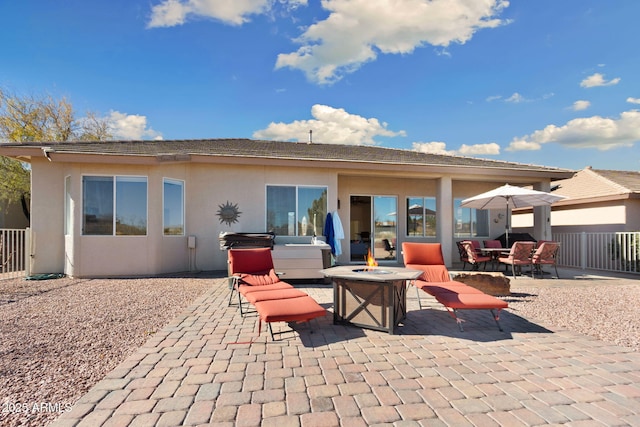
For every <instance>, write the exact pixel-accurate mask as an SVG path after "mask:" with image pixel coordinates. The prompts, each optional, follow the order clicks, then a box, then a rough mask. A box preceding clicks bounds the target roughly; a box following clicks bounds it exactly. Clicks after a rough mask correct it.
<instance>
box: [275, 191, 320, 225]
mask: <svg viewBox="0 0 640 427" xmlns="http://www.w3.org/2000/svg"><path fill="white" fill-rule="evenodd" d="M326 216H327V187H312V186H286V185H268V186H267V230H268V231H271V232H274V233H275V234H276V235H281V236H313V235H314V234H315V235H316V236H320V235H322V234H323V228H324V221H325V218H326Z"/></svg>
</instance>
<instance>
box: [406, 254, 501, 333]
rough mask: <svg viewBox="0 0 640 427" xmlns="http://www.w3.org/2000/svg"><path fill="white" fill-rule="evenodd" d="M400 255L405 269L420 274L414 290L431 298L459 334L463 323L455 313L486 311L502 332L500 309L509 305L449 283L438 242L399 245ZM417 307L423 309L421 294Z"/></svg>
mask: <svg viewBox="0 0 640 427" xmlns="http://www.w3.org/2000/svg"><path fill="white" fill-rule="evenodd" d="M402 254H403V257H404V263H405V266H406V267H407V268H412V269H414V270H421V271H423V274H422V276H420V277H419V278H418V279H417V280H415V281H414V282H413V284H414V286H415V287H416V288H417V289H421V290H422V291H424V292H426V293H428V294H429V295H432V296H433V297H434V298H435V299H436V300H437V301H438V302H439V303H440V304H442V305H443V306H444V307H445V308H446V309H447V312H448V313H449V314H450V315H451V317H453V318H454V319H455V320H456V322H457V323H458V327H459V328H460V330H461V331H464V329H463V328H462V322H463V320H462V319H460V318H459V317H458V314H457V310H478V309H487V310H490V311H491V314H492V316H493V319H494V320H495V322H496V325H498V329H500V330H501V331H502V326H501V325H500V310H502V309H503V308H507V307H508V304H507V303H506V302H505V301H502V300H501V299H498V298H495V297H493V296H491V295H487V294H485V293H484V292H482V291H480V290H479V289H476V288H473V287H471V286H469V285H466V284H464V283H461V282H456V281H454V280H451V277H450V276H449V271H448V270H447V267H446V266H445V265H444V258H443V256H442V246H441V245H440V243H413V242H403V243H402ZM418 304H419V306H420V309H422V303H421V302H420V294H419V292H418Z"/></svg>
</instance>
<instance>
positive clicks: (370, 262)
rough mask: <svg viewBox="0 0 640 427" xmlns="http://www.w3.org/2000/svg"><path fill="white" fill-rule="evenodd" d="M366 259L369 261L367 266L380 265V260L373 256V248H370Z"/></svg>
mask: <svg viewBox="0 0 640 427" xmlns="http://www.w3.org/2000/svg"><path fill="white" fill-rule="evenodd" d="M364 260H365V261H366V262H367V267H377V266H378V261H376V259H375V258H374V257H373V254H372V253H371V248H369V250H368V251H367V256H366V258H365V259H364Z"/></svg>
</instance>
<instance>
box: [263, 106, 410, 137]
mask: <svg viewBox="0 0 640 427" xmlns="http://www.w3.org/2000/svg"><path fill="white" fill-rule="evenodd" d="M311 115H312V117H313V119H312V120H296V121H294V122H292V123H282V122H280V123H273V122H272V123H270V124H269V126H267V128H266V129H262V130H258V131H255V132H254V133H253V137H254V138H260V139H269V140H280V141H297V142H307V141H308V140H309V131H310V130H311V131H313V133H312V135H313V141H315V142H319V143H323V144H348V145H374V144H376V141H375V140H374V138H375V137H376V136H387V137H395V136H406V133H405V131H402V130H401V131H398V132H394V131H391V130H388V129H387V123H380V121H378V119H375V118H369V119H367V118H365V117H362V116H358V115H355V114H350V113H347V112H346V111H345V110H344V109H342V108H333V107H329V106H327V105H320V104H316V105H314V106H313V107H311Z"/></svg>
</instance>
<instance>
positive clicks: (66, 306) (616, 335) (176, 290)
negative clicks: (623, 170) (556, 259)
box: [0, 277, 640, 426]
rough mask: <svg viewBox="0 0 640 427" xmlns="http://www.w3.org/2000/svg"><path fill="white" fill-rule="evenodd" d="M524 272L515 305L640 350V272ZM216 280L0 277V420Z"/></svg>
mask: <svg viewBox="0 0 640 427" xmlns="http://www.w3.org/2000/svg"><path fill="white" fill-rule="evenodd" d="M520 280H522V282H520V283H518V282H516V281H513V280H512V286H511V288H512V292H513V295H512V296H510V297H508V298H506V299H507V301H508V302H509V306H510V308H509V310H510V311H511V312H513V313H514V314H516V315H518V316H521V317H524V318H526V319H529V320H531V321H535V322H536V323H539V324H541V325H543V326H546V327H547V328H550V329H556V330H557V329H568V330H572V331H575V332H579V333H582V334H586V335H590V336H593V337H596V338H598V339H601V340H603V341H606V342H611V343H615V344H617V345H620V346H625V347H629V348H632V349H635V350H636V351H640V309H639V307H640V281H638V280H625V281H622V283H623V284H607V285H602V283H601V282H594V283H593V284H591V285H587V286H584V285H578V286H566V283H571V282H570V281H566V282H565V281H544V282H547V283H553V286H531V285H532V282H531V281H528V282H527V281H525V280H523V279H518V281H520ZM514 282H515V283H514ZM214 283H215V282H214V280H213V279H211V278H205V277H195V278H146V279H91V280H77V279H70V278H62V279H55V280H46V281H25V280H22V279H11V280H0V404H1V405H2V407H1V408H0V410H1V411H2V412H1V413H0V426H40V425H44V424H46V423H47V422H48V421H50V420H53V419H55V418H56V417H57V416H58V415H59V411H64V410H65V408H69V407H70V406H71V405H73V403H74V402H75V401H76V400H77V399H78V398H80V397H81V396H82V395H83V394H84V393H85V392H87V391H88V390H89V388H91V386H93V385H94V384H95V383H96V382H98V381H99V380H100V379H101V378H102V377H103V376H104V375H105V374H106V373H107V372H109V371H111V370H112V369H113V368H115V367H116V366H117V365H118V364H119V363H120V362H122V361H123V360H124V359H126V358H127V357H128V356H129V355H130V354H132V353H133V352H134V351H135V350H136V349H137V348H138V347H140V346H141V345H142V344H143V343H144V342H145V341H146V340H147V339H148V338H149V336H150V335H152V334H153V333H154V332H155V331H157V330H159V329H161V328H162V327H163V326H164V325H166V324H167V323H168V322H169V321H170V320H171V319H173V318H174V317H175V316H176V315H177V314H178V313H180V312H181V311H182V310H184V309H185V308H186V307H187V306H189V304H190V303H191V302H192V301H193V300H195V299H196V298H197V297H198V296H199V295H201V294H202V293H204V292H205V291H206V290H207V289H208V288H209V287H210V286H212V285H213V284H214ZM538 283H539V284H541V283H543V281H539V282H538ZM615 283H618V282H615ZM514 285H517V286H514ZM34 404H36V405H41V404H44V405H46V406H45V408H44V410H43V409H42V407H38V408H34V406H33V405H34ZM56 405H57V406H56ZM25 409H26V410H27V412H29V415H28V416H27V415H25V414H24V410H25Z"/></svg>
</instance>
